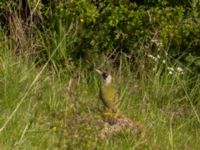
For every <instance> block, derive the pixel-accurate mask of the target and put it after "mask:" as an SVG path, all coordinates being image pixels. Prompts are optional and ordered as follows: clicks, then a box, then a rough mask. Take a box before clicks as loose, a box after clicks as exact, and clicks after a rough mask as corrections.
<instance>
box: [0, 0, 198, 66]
mask: <svg viewBox="0 0 200 150" xmlns="http://www.w3.org/2000/svg"><path fill="white" fill-rule="evenodd" d="M199 5H200V4H199V1H198V0H193V1H188V0H186V1H171V0H164V1H161V0H155V1H147V0H143V1H138V0H137V1H127V0H119V1H110V0H101V1H96V0H91V1H87V0H78V1H73V0H70V1H64V0H42V1H36V0H32V1H30V0H29V1H19V0H13V1H2V2H1V3H0V15H1V26H2V28H4V29H7V31H9V32H8V34H9V33H11V31H13V30H14V29H12V28H14V27H13V26H12V21H15V20H14V19H13V20H12V19H11V20H9V19H8V18H9V17H8V16H9V15H13V17H18V18H19V19H20V20H21V22H22V23H21V28H22V29H23V30H24V32H23V33H24V34H25V35H26V39H27V38H31V41H35V43H34V44H36V45H37V46H36V47H35V50H34V54H36V56H37V58H38V57H39V58H40V60H41V58H42V60H44V61H47V60H48V58H49V57H50V55H51V53H52V51H53V50H54V49H56V48H57V49H58V50H57V52H56V54H55V55H54V57H53V58H51V60H52V62H53V63H54V64H55V65H61V64H64V63H65V61H66V59H68V58H70V59H72V60H73V61H74V62H78V61H79V59H80V58H84V60H89V61H90V59H91V58H93V57H94V55H96V54H99V53H102V54H108V53H113V54H116V53H119V52H123V53H125V54H126V55H128V56H129V58H131V59H132V60H133V62H134V63H138V62H137V61H138V59H136V58H138V57H142V58H145V57H146V56H147V55H148V54H154V53H155V54H156V55H157V54H161V55H162V54H163V53H168V54H169V55H170V56H171V58H172V59H173V58H178V59H180V60H182V62H184V63H186V64H187V65H188V66H191V67H192V69H195V70H197V69H199V67H200V65H199V51H198V49H199V45H200V40H199V39H200V22H199V21H200V20H199V17H200V12H199V11H198V7H199ZM10 6H12V7H10ZM8 8H9V9H8ZM10 18H11V17H10ZM18 26H19V25H18ZM27 26H28V28H27ZM15 28H16V29H15V30H14V31H16V30H17V27H15ZM30 30H31V31H32V32H31V36H30V33H29V32H30ZM33 31H34V33H33ZM14 34H15V36H14V37H15V38H14V41H15V44H16V42H18V41H19V40H20V39H17V37H18V36H17V35H16V34H19V33H18V32H14ZM33 38H34V40H33ZM38 39H40V40H38ZM22 43H24V42H21V43H18V47H19V49H20V51H27V47H25V48H24V46H22V45H23V44H22ZM27 44H28V45H29V47H31V46H32V44H33V42H30V43H27ZM27 44H26V45H27ZM59 44H60V45H59ZM23 48H24V50H23ZM32 53H33V52H32ZM34 56H35V55H34ZM86 62H87V61H86Z"/></svg>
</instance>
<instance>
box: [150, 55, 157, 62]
mask: <svg viewBox="0 0 200 150" xmlns="http://www.w3.org/2000/svg"><path fill="white" fill-rule="evenodd" d="M148 57H149V58H151V59H153V60H154V61H157V58H156V57H154V56H153V55H151V54H149V55H148Z"/></svg>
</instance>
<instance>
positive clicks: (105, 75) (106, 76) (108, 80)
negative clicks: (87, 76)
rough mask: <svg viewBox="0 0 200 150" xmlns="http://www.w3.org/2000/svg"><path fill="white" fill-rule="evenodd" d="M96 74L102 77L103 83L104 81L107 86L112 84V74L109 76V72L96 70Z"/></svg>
mask: <svg viewBox="0 0 200 150" xmlns="http://www.w3.org/2000/svg"><path fill="white" fill-rule="evenodd" d="M96 72H97V73H98V74H100V75H101V76H102V78H103V81H104V83H105V84H110V83H111V81H112V76H111V74H109V73H107V72H102V71H100V70H98V69H96Z"/></svg>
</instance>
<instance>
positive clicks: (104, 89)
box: [100, 84, 119, 113]
mask: <svg viewBox="0 0 200 150" xmlns="http://www.w3.org/2000/svg"><path fill="white" fill-rule="evenodd" d="M100 98H101V100H102V102H103V104H104V105H105V106H106V107H107V108H108V109H111V110H112V112H113V113H117V112H118V107H119V95H118V92H117V90H116V89H115V87H114V86H113V85H112V84H105V85H102V86H101V89H100Z"/></svg>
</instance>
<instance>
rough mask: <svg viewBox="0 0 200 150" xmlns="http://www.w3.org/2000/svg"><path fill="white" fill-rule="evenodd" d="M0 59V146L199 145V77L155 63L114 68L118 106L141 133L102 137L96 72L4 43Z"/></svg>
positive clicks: (162, 147) (184, 146)
mask: <svg viewBox="0 0 200 150" xmlns="http://www.w3.org/2000/svg"><path fill="white" fill-rule="evenodd" d="M0 61H1V63H0V83H1V84H0V91H1V92H0V113H1V117H0V128H1V131H0V149H113V150H114V149H153V150H154V149H171V150H176V149H187V150H188V149H193V150H196V149H199V143H200V140H199V136H200V122H199V114H200V105H199V102H198V99H199V98H200V94H199V82H198V81H199V79H196V80H194V81H196V82H194V81H193V80H191V78H188V77H187V74H185V75H179V74H174V75H169V74H168V73H167V71H166V72H165V71H164V72H161V71H159V70H157V71H148V72H147V71H146V72H141V75H140V76H139V77H136V76H135V74H134V72H132V71H130V69H129V67H128V66H126V67H125V68H123V67H122V68H123V69H121V70H119V71H114V79H115V80H114V81H115V83H116V85H118V86H119V85H120V86H119V87H120V93H121V98H122V100H121V111H122V113H123V114H125V115H127V116H129V117H131V118H132V119H133V120H134V121H137V122H138V123H139V124H140V126H141V128H142V130H143V131H144V132H145V136H144V137H142V138H137V137H135V135H133V134H130V133H129V132H125V131H124V132H120V133H118V134H113V135H112V136H110V137H108V138H106V139H101V138H100V137H99V136H98V134H99V132H100V130H101V128H102V125H103V121H102V118H101V114H100V112H99V110H100V109H101V108H102V104H101V101H99V98H98V90H99V84H100V79H99V76H98V75H96V74H95V72H93V71H88V70H84V69H82V68H78V69H77V70H79V71H77V74H76V76H75V77H73V78H72V75H71V74H70V73H68V72H67V71H65V70H64V69H61V70H60V71H57V72H54V71H53V69H50V68H49V67H46V68H42V67H36V65H35V64H34V63H33V61H32V60H30V59H29V58H28V57H23V56H18V57H16V56H15V55H14V54H12V53H10V52H9V50H4V49H3V48H1V55H0ZM122 65H123V63H122ZM42 69H43V70H42ZM41 70H42V72H41ZM118 77H120V81H118V80H117V79H118ZM70 80H71V81H72V83H74V84H73V86H71V87H69V81H70ZM69 88H70V90H71V91H69ZM5 123H6V124H5ZM2 127H3V128H2Z"/></svg>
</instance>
